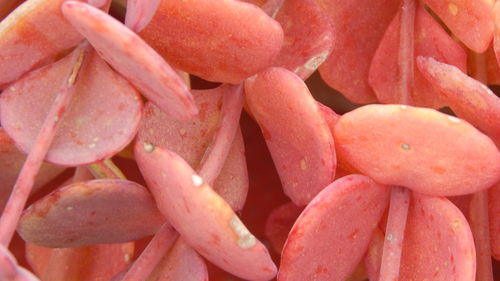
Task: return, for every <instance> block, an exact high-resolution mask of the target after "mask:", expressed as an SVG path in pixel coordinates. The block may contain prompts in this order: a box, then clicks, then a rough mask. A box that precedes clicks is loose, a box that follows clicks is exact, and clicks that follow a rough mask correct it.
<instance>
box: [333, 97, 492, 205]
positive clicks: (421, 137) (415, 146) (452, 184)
mask: <svg viewBox="0 0 500 281" xmlns="http://www.w3.org/2000/svg"><path fill="white" fill-rule="evenodd" d="M334 136H335V140H336V141H337V148H338V153H339V154H340V155H342V157H345V158H346V159H347V160H348V161H349V162H350V163H351V164H352V165H353V166H354V167H356V168H357V169H359V170H360V171H362V172H363V173H366V174H367V175H369V176H370V177H371V178H373V179H374V180H376V181H377V182H380V183H384V184H392V185H401V186H405V187H408V188H410V189H413V190H415V191H418V192H422V193H426V194H432V195H447V196H451V195H462V194H467V193H472V192H475V191H478V190H481V189H485V188H488V187H490V186H491V185H492V184H493V183H495V182H496V181H498V179H499V178H500V152H499V151H498V150H497V148H496V147H495V144H494V143H493V142H492V141H491V139H490V138H488V137H487V136H486V135H484V134H482V133H481V132H479V131H478V130H477V129H476V128H474V127H472V126H471V125H470V124H468V123H467V122H465V121H463V120H460V119H458V118H455V117H452V116H448V115H446V114H443V113H440V112H438V111H435V110H432V109H425V108H418V107H411V106H400V105H368V106H364V107H361V108H358V109H356V110H353V111H351V112H349V113H346V114H344V115H343V116H342V117H341V118H340V120H339V121H338V123H337V125H336V126H335V132H334ZM465 159H466V160H465Z"/></svg>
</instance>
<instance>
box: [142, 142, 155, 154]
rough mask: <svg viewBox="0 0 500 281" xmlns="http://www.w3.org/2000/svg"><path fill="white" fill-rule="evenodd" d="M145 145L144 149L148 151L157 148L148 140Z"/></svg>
mask: <svg viewBox="0 0 500 281" xmlns="http://www.w3.org/2000/svg"><path fill="white" fill-rule="evenodd" d="M143 147H144V150H146V151H147V152H153V150H155V147H154V146H153V145H152V144H150V143H148V142H145V143H144V145H143Z"/></svg>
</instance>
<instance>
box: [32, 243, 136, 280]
mask: <svg viewBox="0 0 500 281" xmlns="http://www.w3.org/2000/svg"><path fill="white" fill-rule="evenodd" d="M51 252H52V253H51V255H50V259H49V261H48V264H47V267H46V270H45V272H44V273H43V275H41V277H42V279H43V280H50V281H68V280H75V281H76V280H78V281H95V280H110V279H111V278H112V277H113V276H114V275H116V274H117V273H118V272H120V270H122V269H123V268H125V267H126V266H127V265H128V264H129V263H130V261H131V258H132V256H133V254H134V243H122V244H102V245H94V246H87V247H78V248H57V249H51Z"/></svg>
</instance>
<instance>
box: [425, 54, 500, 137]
mask: <svg viewBox="0 0 500 281" xmlns="http://www.w3.org/2000/svg"><path fill="white" fill-rule="evenodd" d="M417 65H418V67H419V68H420V70H421V72H422V74H423V75H424V77H425V78H426V79H427V80H428V81H429V82H431V83H432V85H433V86H434V87H435V88H436V89H437V90H439V91H440V93H441V94H442V95H443V97H444V99H445V100H446V102H447V104H448V105H449V106H450V108H451V109H452V110H453V112H455V113H456V114H457V116H458V117H460V118H463V119H465V120H467V121H468V122H470V123H471V124H473V125H474V126H476V127H477V128H479V129H480V130H481V131H483V132H485V133H486V134H487V135H489V136H490V137H491V138H492V139H493V140H494V141H495V143H496V144H497V145H500V99H499V98H498V97H497V96H496V95H495V94H494V93H493V92H492V91H491V90H490V89H489V88H488V87H487V86H486V85H484V84H482V83H481V82H479V81H477V80H475V79H474V78H471V77H469V76H467V74H465V73H463V72H462V71H461V70H460V69H458V68H456V67H454V66H452V65H448V64H445V63H441V62H439V61H436V60H434V59H432V58H424V57H419V58H417Z"/></svg>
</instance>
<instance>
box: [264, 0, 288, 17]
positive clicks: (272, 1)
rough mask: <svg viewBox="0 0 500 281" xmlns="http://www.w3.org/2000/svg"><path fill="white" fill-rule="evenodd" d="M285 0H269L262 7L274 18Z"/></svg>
mask: <svg viewBox="0 0 500 281" xmlns="http://www.w3.org/2000/svg"><path fill="white" fill-rule="evenodd" d="M284 2H285V0H267V1H266V3H264V5H262V7H261V9H262V10H263V11H264V12H265V13H266V14H268V15H269V16H270V17H272V18H273V19H274V18H276V15H277V14H278V12H279V11H280V9H281V6H283V3H284Z"/></svg>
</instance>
